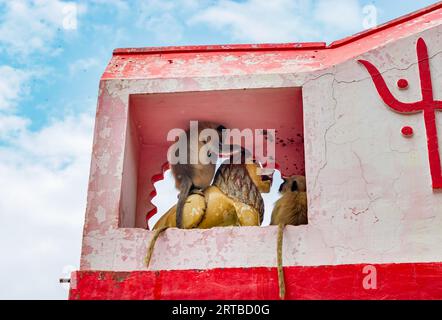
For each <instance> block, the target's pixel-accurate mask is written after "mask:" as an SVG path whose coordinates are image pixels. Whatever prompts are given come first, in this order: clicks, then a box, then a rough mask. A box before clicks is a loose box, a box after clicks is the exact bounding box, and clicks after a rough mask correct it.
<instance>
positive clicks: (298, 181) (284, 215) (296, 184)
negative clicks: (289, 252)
mask: <svg viewBox="0 0 442 320" xmlns="http://www.w3.org/2000/svg"><path fill="white" fill-rule="evenodd" d="M306 191H307V187H306V182H305V177H303V176H293V177H290V178H284V182H283V183H282V184H281V186H280V187H279V192H280V193H281V194H282V197H281V198H280V199H279V200H278V201H276V203H275V207H274V208H273V212H272V220H271V222H270V224H271V225H277V226H278V237H277V242H276V243H277V244H276V250H277V262H278V284H279V297H280V298H281V300H284V298H285V280H284V270H283V263H282V242H283V233H284V228H285V226H286V225H293V226H300V225H304V224H308V217H307V208H308V207H307V192H306Z"/></svg>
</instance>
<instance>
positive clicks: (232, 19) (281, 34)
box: [189, 0, 317, 42]
mask: <svg viewBox="0 0 442 320" xmlns="http://www.w3.org/2000/svg"><path fill="white" fill-rule="evenodd" d="M309 7H310V1H305V0H301V1H299V0H298V1H296V0H295V1H291V0H275V1H265V0H247V1H244V2H235V1H231V0H224V1H220V2H219V3H217V4H215V5H213V6H211V7H208V8H206V9H204V10H202V11H201V12H199V13H197V14H196V15H194V16H193V17H192V18H191V19H190V20H189V24H191V25H193V24H196V23H206V24H208V25H210V26H212V27H215V28H216V29H218V30H221V31H227V32H230V33H231V34H232V36H233V38H234V39H235V40H240V41H253V42H285V41H288V42H293V41H296V40H299V39H308V38H310V37H315V36H317V32H316V31H315V30H314V29H313V28H311V26H310V25H309V24H308V23H306V21H305V20H304V18H303V14H304V13H306V12H307V11H308V8H309Z"/></svg>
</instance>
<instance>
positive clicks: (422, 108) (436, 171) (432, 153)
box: [359, 38, 442, 189]
mask: <svg viewBox="0 0 442 320" xmlns="http://www.w3.org/2000/svg"><path fill="white" fill-rule="evenodd" d="M416 51H417V61H418V65H419V75H420V82H421V83H420V84H421V92H422V100H420V101H417V102H412V103H405V102H401V101H399V100H397V99H396V98H395V97H394V96H393V94H392V93H391V91H390V89H389V88H388V86H387V84H386V82H385V79H384V78H383V76H382V74H381V73H380V71H379V70H378V69H377V68H376V67H375V66H374V65H373V64H372V63H371V62H368V61H366V60H359V62H360V63H361V64H362V65H363V66H364V67H365V68H366V69H367V71H368V73H369V74H370V76H371V78H372V79H373V82H374V84H375V86H376V90H377V91H378V94H379V95H380V96H381V98H382V100H383V101H384V103H385V104H386V105H387V106H389V107H390V108H391V109H393V110H394V111H396V112H398V113H404V114H413V113H420V112H423V113H424V121H425V128H426V131H427V144H428V159H429V162H430V172H431V179H432V181H433V189H442V169H441V162H440V154H439V142H438V137H437V127H436V110H442V101H438V100H434V94H433V85H432V82H431V70H430V60H429V56H428V48H427V44H426V43H425V40H424V39H423V38H419V39H418V41H417V45H416Z"/></svg>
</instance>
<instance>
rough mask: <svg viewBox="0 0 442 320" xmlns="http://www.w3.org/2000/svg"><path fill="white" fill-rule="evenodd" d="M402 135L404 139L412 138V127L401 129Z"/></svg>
mask: <svg viewBox="0 0 442 320" xmlns="http://www.w3.org/2000/svg"><path fill="white" fill-rule="evenodd" d="M402 134H403V135H404V136H405V137H412V136H413V128H412V127H403V128H402Z"/></svg>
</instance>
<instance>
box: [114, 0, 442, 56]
mask: <svg viewBox="0 0 442 320" xmlns="http://www.w3.org/2000/svg"><path fill="white" fill-rule="evenodd" d="M441 8H442V1H439V2H437V3H436V4H434V5H431V6H428V7H426V8H424V9H421V10H418V11H415V12H413V13H410V14H408V15H405V16H402V17H399V18H397V19H395V20H392V21H389V22H387V23H384V24H382V25H380V26H378V27H376V28H372V29H369V30H366V31H363V32H360V33H357V34H355V35H352V36H350V37H346V38H344V39H341V40H338V41H335V42H332V43H331V44H330V45H329V46H327V44H326V43H325V42H301V43H277V44H231V45H199V46H170V47H145V48H118V49H115V50H114V52H113V55H114V56H119V55H128V54H130V55H132V54H160V53H198V52H223V51H228V52H235V51H284V50H290V51H293V50H326V49H335V48H338V47H342V46H344V45H347V44H349V43H352V42H355V41H358V40H360V39H363V38H365V37H368V36H371V35H373V34H375V33H378V32H381V31H384V30H385V29H389V28H392V27H395V26H397V25H400V24H403V23H406V22H408V21H410V20H413V19H416V18H418V17H420V16H423V15H425V14H428V13H430V12H433V11H436V10H439V9H441Z"/></svg>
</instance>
